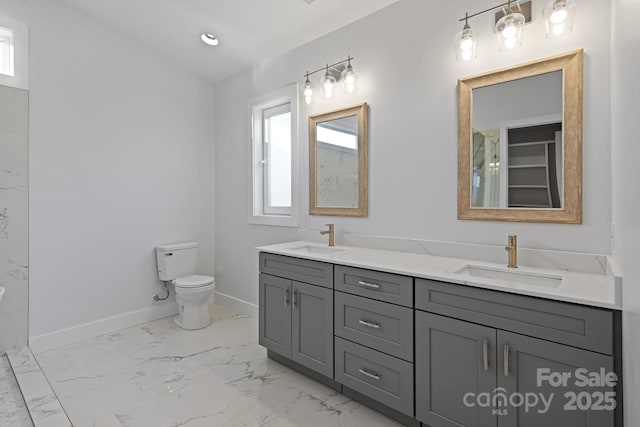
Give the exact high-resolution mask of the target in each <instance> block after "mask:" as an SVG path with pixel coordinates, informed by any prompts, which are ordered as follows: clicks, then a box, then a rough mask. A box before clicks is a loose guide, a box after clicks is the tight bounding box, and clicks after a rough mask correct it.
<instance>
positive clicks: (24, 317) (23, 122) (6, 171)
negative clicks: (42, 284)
mask: <svg viewBox="0 0 640 427" xmlns="http://www.w3.org/2000/svg"><path fill="white" fill-rule="evenodd" d="M28 178H29V93H28V92H27V91H25V90H22V89H14V88H10V87H6V86H0V286H2V287H4V288H5V289H6V292H5V295H4V298H3V299H2V302H0V354H2V353H4V352H5V351H6V350H10V349H12V348H16V347H23V346H25V345H27V336H28V330H29V328H28V321H29V311H28V310H29V309H28V306H29V259H28V258H29V250H28V245H29V242H28V238H29V236H28V230H29V227H28V219H29V214H28V202H29V197H28V196H29V194H28V192H29V183H28Z"/></svg>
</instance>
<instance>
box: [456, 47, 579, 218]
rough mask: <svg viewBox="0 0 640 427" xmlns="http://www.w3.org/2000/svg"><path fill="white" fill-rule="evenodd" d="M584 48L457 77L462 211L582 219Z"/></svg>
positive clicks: (479, 215) (481, 214)
mask: <svg viewBox="0 0 640 427" xmlns="http://www.w3.org/2000/svg"><path fill="white" fill-rule="evenodd" d="M582 73H583V51H582V50H577V51H573V52H569V53H566V54H562V55H558V56H554V57H550V58H546V59H542V60H538V61H533V62H528V63H525V64H521V65H517V66H514V67H510V68H505V69H501V70H497V71H493V72H489V73H486V74H481V75H477V76H473V77H468V78H463V79H459V80H458V219H461V220H481V221H515V222H546V223H564V224H581V223H582V90H583V81H582V80H583V76H582Z"/></svg>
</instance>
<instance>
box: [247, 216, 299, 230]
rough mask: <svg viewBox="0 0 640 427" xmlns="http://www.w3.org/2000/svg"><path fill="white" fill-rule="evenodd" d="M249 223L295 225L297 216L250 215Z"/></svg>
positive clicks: (279, 225)
mask: <svg viewBox="0 0 640 427" xmlns="http://www.w3.org/2000/svg"><path fill="white" fill-rule="evenodd" d="M249 224H254V225H274V226H278V227H297V226H298V218H297V217H296V216H285V215H250V216H249Z"/></svg>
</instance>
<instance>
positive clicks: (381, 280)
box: [335, 265, 413, 307]
mask: <svg viewBox="0 0 640 427" xmlns="http://www.w3.org/2000/svg"><path fill="white" fill-rule="evenodd" d="M335 288H336V290H339V291H343V292H347V293H350V294H355V295H360V296H363V297H367V298H373V299H377V300H380V301H386V302H390V303H393V304H398V305H404V306H406V307H413V277H407V276H400V275H398V274H391V273H383V272H380V271H372V270H365V269H362V268H355V267H345V266H343V265H336V266H335Z"/></svg>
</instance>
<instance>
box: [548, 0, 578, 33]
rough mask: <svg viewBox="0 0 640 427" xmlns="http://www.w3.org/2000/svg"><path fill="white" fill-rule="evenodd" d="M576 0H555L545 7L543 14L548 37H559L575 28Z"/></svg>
mask: <svg viewBox="0 0 640 427" xmlns="http://www.w3.org/2000/svg"><path fill="white" fill-rule="evenodd" d="M575 12H576V2H575V0H553V1H551V2H550V3H549V4H548V5H547V7H545V8H544V11H543V12H542V16H543V17H544V21H545V24H546V26H547V38H549V37H559V36H561V35H563V34H566V33H570V32H571V31H572V30H573V19H574V17H575Z"/></svg>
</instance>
